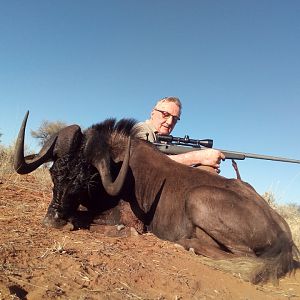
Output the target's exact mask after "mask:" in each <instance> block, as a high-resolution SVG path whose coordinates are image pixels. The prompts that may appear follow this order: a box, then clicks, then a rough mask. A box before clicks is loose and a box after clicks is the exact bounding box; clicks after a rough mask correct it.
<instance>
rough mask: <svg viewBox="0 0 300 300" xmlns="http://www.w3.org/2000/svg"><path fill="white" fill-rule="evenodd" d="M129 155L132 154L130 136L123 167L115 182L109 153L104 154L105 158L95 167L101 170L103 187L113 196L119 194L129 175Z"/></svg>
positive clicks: (96, 163)
mask: <svg viewBox="0 0 300 300" xmlns="http://www.w3.org/2000/svg"><path fill="white" fill-rule="evenodd" d="M129 156H130V137H129V138H128V143H127V146H126V149H125V155H124V160H123V163H122V167H121V169H120V172H119V174H118V176H117V178H116V180H115V181H114V182H113V181H112V178H111V173H110V157H109V155H108V154H107V155H106V156H104V158H102V159H101V160H99V161H98V162H95V167H96V168H97V170H98V171H99V174H100V177H101V180H102V184H103V187H104V189H105V190H106V192H107V193H108V194H109V195H111V196H117V195H118V194H119V193H120V191H121V188H122V187H123V184H124V182H125V178H126V175H127V171H128V166H129Z"/></svg>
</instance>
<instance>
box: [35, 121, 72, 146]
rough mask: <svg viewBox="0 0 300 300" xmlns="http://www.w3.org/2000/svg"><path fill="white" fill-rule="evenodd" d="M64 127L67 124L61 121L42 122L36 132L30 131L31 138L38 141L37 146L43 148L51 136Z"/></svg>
mask: <svg viewBox="0 0 300 300" xmlns="http://www.w3.org/2000/svg"><path fill="white" fill-rule="evenodd" d="M66 126H67V124H66V123H64V122H61V121H56V122H50V121H43V123H42V124H41V126H40V127H39V128H38V129H37V130H31V132H30V133H31V136H32V137H34V138H36V139H38V140H39V145H40V146H43V145H44V144H45V143H46V142H47V141H48V140H49V138H50V137H51V136H52V135H53V134H55V133H57V132H58V131H59V130H60V129H62V128H64V127H66Z"/></svg>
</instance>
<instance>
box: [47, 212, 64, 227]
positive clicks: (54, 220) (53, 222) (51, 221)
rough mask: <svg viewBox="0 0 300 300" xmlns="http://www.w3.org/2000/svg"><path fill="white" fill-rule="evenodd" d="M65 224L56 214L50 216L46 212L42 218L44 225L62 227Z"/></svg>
mask: <svg viewBox="0 0 300 300" xmlns="http://www.w3.org/2000/svg"><path fill="white" fill-rule="evenodd" d="M67 224H68V222H67V221H66V220H64V219H62V218H59V217H58V216H57V215H54V216H52V215H50V214H47V215H46V216H45V218H44V220H43V225H44V226H46V227H53V228H63V227H64V226H66V225H67Z"/></svg>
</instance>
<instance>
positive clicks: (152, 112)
mask: <svg viewBox="0 0 300 300" xmlns="http://www.w3.org/2000/svg"><path fill="white" fill-rule="evenodd" d="M153 114H154V109H152V111H151V115H150V118H151V119H152V117H153Z"/></svg>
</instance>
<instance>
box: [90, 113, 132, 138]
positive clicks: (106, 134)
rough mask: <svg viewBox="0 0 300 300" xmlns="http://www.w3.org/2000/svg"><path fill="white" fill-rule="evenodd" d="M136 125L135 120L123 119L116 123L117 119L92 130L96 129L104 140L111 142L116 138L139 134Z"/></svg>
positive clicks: (97, 125)
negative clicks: (110, 140)
mask: <svg viewBox="0 0 300 300" xmlns="http://www.w3.org/2000/svg"><path fill="white" fill-rule="evenodd" d="M136 123H137V121H136V120H135V119H121V120H119V121H116V119H115V118H109V119H106V120H104V121H103V122H101V123H98V124H95V125H93V126H92V127H91V128H92V129H95V130H96V131H97V132H98V133H99V134H100V135H101V138H102V139H104V140H106V141H109V139H115V138H116V137H117V138H120V137H129V136H135V135H136V133H137V132H136V130H135V129H134V126H135V125H136Z"/></svg>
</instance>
